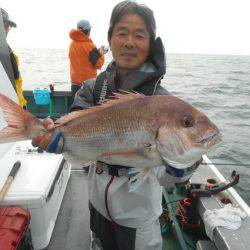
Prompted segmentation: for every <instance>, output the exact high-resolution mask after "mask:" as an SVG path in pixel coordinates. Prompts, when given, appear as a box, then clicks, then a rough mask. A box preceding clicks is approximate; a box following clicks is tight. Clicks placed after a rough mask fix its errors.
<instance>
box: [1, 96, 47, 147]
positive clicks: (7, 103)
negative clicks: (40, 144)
mask: <svg viewBox="0 0 250 250" xmlns="http://www.w3.org/2000/svg"><path fill="white" fill-rule="evenodd" d="M0 112H1V113H3V117H4V119H5V121H6V122H7V124H6V126H5V127H4V125H5V124H4V122H1V123H2V124H1V123H0V127H2V126H3V127H4V128H3V129H0V143H7V142H15V141H23V140H31V139H33V138H34V137H35V136H36V134H37V133H39V130H44V128H43V126H42V122H41V121H39V120H38V119H37V118H36V117H35V116H34V115H32V114H31V113H29V112H28V111H26V110H24V109H22V108H21V107H20V106H19V105H17V104H16V103H15V102H14V101H12V100H11V99H9V98H8V97H6V96H4V95H3V94H1V93H0ZM0 116H1V114H0Z"/></svg>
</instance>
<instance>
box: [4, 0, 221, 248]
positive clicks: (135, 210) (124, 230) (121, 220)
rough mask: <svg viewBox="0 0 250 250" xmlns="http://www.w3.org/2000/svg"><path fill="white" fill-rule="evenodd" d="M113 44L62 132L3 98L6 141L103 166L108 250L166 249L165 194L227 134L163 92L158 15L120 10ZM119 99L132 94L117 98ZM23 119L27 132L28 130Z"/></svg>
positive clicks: (97, 170) (98, 213)
mask: <svg viewBox="0 0 250 250" xmlns="http://www.w3.org/2000/svg"><path fill="white" fill-rule="evenodd" d="M108 41H109V45H110V49H111V51H112V54H113V59H114V60H113V62H111V63H110V65H109V66H108V67H107V69H106V71H104V72H102V73H101V74H100V75H99V76H98V77H97V78H95V79H90V80H87V81H85V83H84V84H83V85H82V87H81V89H80V90H79V91H78V92H77V93H76V96H75V100H74V103H73V105H72V107H71V111H74V112H71V113H69V114H68V115H66V116H64V117H61V118H60V119H59V120H58V121H56V122H55V124H54V123H53V121H52V120H50V119H46V120H44V122H43V124H42V123H41V122H39V121H38V120H37V119H35V117H33V116H32V115H31V114H29V113H28V112H27V111H21V110H17V107H13V106H14V104H13V103H11V101H9V100H6V98H5V97H4V96H2V95H0V106H1V107H2V109H4V110H5V109H6V110H7V109H11V111H12V112H6V113H4V115H5V119H6V121H7V122H8V124H9V127H8V128H7V129H5V130H3V131H4V132H2V131H1V132H0V142H1V140H2V138H3V136H5V138H6V137H8V138H9V140H20V139H24V138H29V139H32V140H33V145H35V146H39V147H41V148H45V149H46V150H47V151H48V152H52V153H63V155H64V156H65V157H66V159H68V160H69V161H72V162H76V163H78V164H89V163H91V162H93V161H96V164H95V165H93V164H92V165H91V167H90V170H89V180H88V184H89V185H88V188H89V201H90V228H91V230H92V232H94V234H95V237H96V238H98V239H99V242H100V243H101V246H102V249H104V250H117V249H119V250H132V249H136V250H145V249H148V250H161V249H162V239H161V231H160V224H159V216H160V215H161V213H162V206H161V201H162V187H161V186H163V185H173V183H178V182H183V181H186V180H188V179H189V178H190V176H191V175H192V173H193V172H194V171H195V169H196V168H197V166H198V164H197V162H198V161H199V160H200V158H201V156H202V154H204V153H206V152H207V150H208V149H209V148H210V147H211V146H213V145H215V144H217V143H218V142H219V141H220V139H221V136H220V132H219V130H218V129H217V127H216V126H215V125H214V124H213V123H212V122H211V121H210V120H209V119H208V118H207V117H206V116H205V115H204V114H202V113H201V112H199V111H198V110H196V109H195V108H194V107H192V106H191V105H189V104H187V103H186V102H184V101H182V100H180V99H178V98H177V97H174V96H171V95H169V93H168V92H167V91H166V90H165V89H164V88H163V87H161V86H160V81H161V79H162V78H163V75H164V74H165V68H166V64H165V51H164V47H163V44H162V42H161V39H160V38H159V37H158V38H156V25H155V19H154V15H153V12H152V10H151V9H149V8H148V7H147V6H145V5H140V4H138V3H136V2H132V1H123V2H120V3H118V4H117V5H116V6H115V7H114V9H113V12H112V15H111V19H110V25H109V30H108ZM119 90H123V91H126V92H120V93H118V94H114V93H117V92H119ZM133 91H134V92H133ZM131 92H133V93H131ZM110 96H113V98H111V99H109V97H110ZM8 103H9V105H8ZM10 104H11V105H10ZM98 104H101V105H98ZM92 106H94V107H92ZM15 112H16V113H17V114H15ZM24 112H25V113H24ZM20 113H21V114H20ZM17 116H18V117H21V118H20V119H19V120H18V121H17V122H16V123H15V121H16V120H17V118H16V117H17ZM14 117H15V119H14ZM21 119H22V120H25V121H26V122H25V124H26V126H24V125H23V126H22V127H20V126H21V125H20V124H21V123H22V121H21ZM27 121H28V122H27ZM27 124H29V125H28V126H27ZM17 127H18V128H19V130H18V131H17V129H16V128H17ZM45 128H46V129H45ZM8 129H9V130H8ZM13 132H15V133H13ZM11 133H12V134H15V136H11V135H10V134H11Z"/></svg>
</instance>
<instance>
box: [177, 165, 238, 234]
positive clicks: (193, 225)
mask: <svg viewBox="0 0 250 250" xmlns="http://www.w3.org/2000/svg"><path fill="white" fill-rule="evenodd" d="M239 178H240V177H239V175H238V174H236V171H235V170H234V171H233V172H232V174H231V177H230V178H229V179H227V180H225V181H224V182H221V183H218V182H217V181H216V180H214V179H208V180H207V181H206V183H204V184H193V183H191V184H187V185H186V187H185V189H186V194H187V196H186V198H184V199H183V200H181V201H180V202H179V206H178V212H179V215H180V223H181V225H182V226H183V228H184V229H186V230H185V231H186V232H188V233H189V232H190V233H192V235H194V234H196V236H197V237H199V238H203V236H205V233H204V232H202V231H201V226H202V225H201V223H203V222H202V220H201V219H200V215H199V212H198V202H199V198H200V197H211V196H214V195H216V194H218V193H220V192H222V191H224V190H226V189H228V188H230V187H233V186H235V185H236V184H238V182H239Z"/></svg>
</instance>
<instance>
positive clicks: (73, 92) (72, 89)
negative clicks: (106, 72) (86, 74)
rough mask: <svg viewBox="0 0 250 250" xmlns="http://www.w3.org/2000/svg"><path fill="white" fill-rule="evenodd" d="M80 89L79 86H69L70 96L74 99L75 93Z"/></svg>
mask: <svg viewBox="0 0 250 250" xmlns="http://www.w3.org/2000/svg"><path fill="white" fill-rule="evenodd" d="M80 88H81V85H80V84H79V85H78V84H71V96H72V97H73V98H74V97H75V94H76V92H77V91H78V90H79V89H80Z"/></svg>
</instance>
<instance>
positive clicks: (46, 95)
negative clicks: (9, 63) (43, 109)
mask: <svg viewBox="0 0 250 250" xmlns="http://www.w3.org/2000/svg"><path fill="white" fill-rule="evenodd" d="M33 94H34V99H35V103H36V104H37V105H49V104H50V90H48V89H34V90H33Z"/></svg>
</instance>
